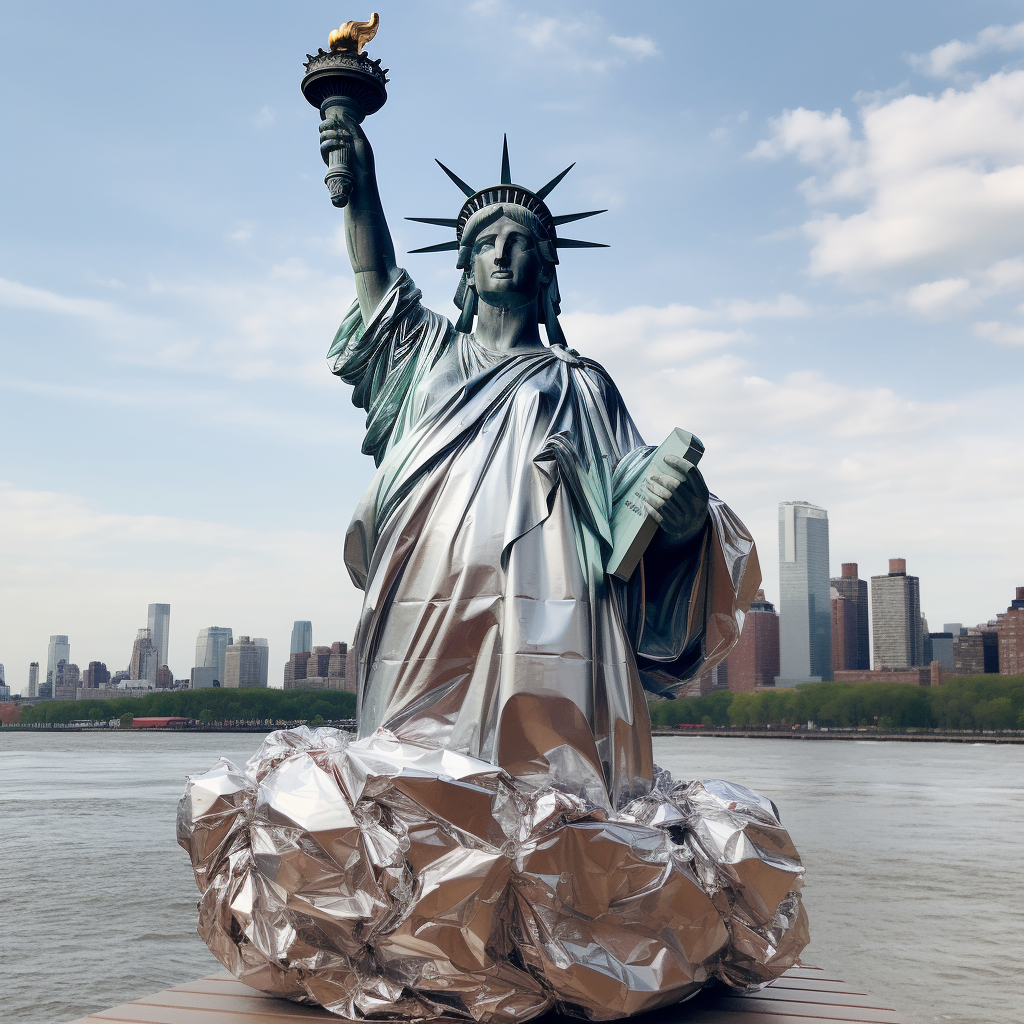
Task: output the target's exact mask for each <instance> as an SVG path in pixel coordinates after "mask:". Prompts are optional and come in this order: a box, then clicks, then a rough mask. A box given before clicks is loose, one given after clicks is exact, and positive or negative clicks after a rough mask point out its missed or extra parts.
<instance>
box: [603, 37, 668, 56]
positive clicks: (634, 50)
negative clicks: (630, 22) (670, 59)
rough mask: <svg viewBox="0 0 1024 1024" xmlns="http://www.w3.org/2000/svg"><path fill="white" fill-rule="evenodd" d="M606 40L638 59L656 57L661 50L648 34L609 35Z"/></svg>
mask: <svg viewBox="0 0 1024 1024" xmlns="http://www.w3.org/2000/svg"><path fill="white" fill-rule="evenodd" d="M608 41H609V42H610V43H612V44H613V45H615V46H617V47H618V48H619V49H620V50H625V51H626V53H628V54H630V56H633V57H636V58H637V59H638V60H644V59H645V58H647V57H656V56H658V54H659V53H660V52H661V51H660V50H659V49H658V47H657V46H656V45H655V42H654V40H653V39H650V38H649V37H648V36H609V37H608Z"/></svg>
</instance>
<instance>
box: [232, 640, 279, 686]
mask: <svg viewBox="0 0 1024 1024" xmlns="http://www.w3.org/2000/svg"><path fill="white" fill-rule="evenodd" d="M269 664H270V648H269V646H268V644H267V641H266V640H264V639H263V638H262V637H256V638H255V639H254V640H250V639H249V637H247V636H240V637H239V638H238V640H237V642H236V643H233V644H229V645H228V648H227V652H226V654H225V657H224V679H223V680H222V683H223V685H224V686H226V687H228V688H229V689H238V688H240V687H241V688H248V687H254V686H266V685H267V671H268V669H269Z"/></svg>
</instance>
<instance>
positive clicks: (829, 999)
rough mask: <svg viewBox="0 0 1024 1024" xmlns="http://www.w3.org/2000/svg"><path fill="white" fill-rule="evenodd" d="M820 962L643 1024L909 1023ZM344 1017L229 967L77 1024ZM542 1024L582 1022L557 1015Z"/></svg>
mask: <svg viewBox="0 0 1024 1024" xmlns="http://www.w3.org/2000/svg"><path fill="white" fill-rule="evenodd" d="M877 1002H878V1000H877V999H874V998H872V997H870V996H868V995H867V994H866V993H863V992H854V991H853V990H852V989H851V988H850V987H849V986H847V985H845V984H844V983H843V982H842V981H840V980H839V979H837V978H830V977H828V976H827V972H825V971H823V970H821V969H820V968H816V967H798V968H793V969H792V970H790V971H787V972H786V974H785V975H783V977H782V978H780V979H779V981H777V982H776V983H775V984H774V985H772V986H770V987H769V988H767V989H763V990H761V991H760V992H755V993H751V994H750V995H739V994H736V993H732V992H729V991H728V990H723V989H710V990H708V991H706V992H703V993H701V994H700V995H698V996H697V997H695V998H694V999H691V1000H689V1001H687V1002H686V1003H685V1005H680V1004H676V1005H675V1006H667V1007H663V1008H662V1009H660V1010H654V1011H652V1012H651V1013H646V1014H641V1015H640V1016H639V1017H637V1018H634V1019H633V1020H634V1021H635V1022H636V1024H902V1022H901V1021H900V1018H899V1017H898V1016H897V1015H896V1013H895V1011H893V1010H891V1009H888V1008H887V1007H882V1006H877V1005H876V1004H877ZM326 1020H331V1021H342V1020H344V1018H342V1017H338V1016H336V1015H334V1014H332V1013H329V1012H328V1011H327V1010H324V1009H322V1008H320V1007H313V1006H306V1005H303V1004H302V1003H293V1002H289V1001H287V1000H282V999H277V998H275V997H274V996H270V995H268V994H267V993H266V992H261V991H259V990H258V989H254V988H250V987H249V986H248V985H245V984H243V983H242V982H240V981H238V980H236V979H235V978H233V977H232V976H231V975H230V974H228V973H227V972H226V971H221V972H218V973H217V974H211V975H208V976H207V977H205V978H198V979H196V980H195V981H190V982H185V983H184V984H181V985H177V986H175V987H174V988H172V989H167V990H166V991H164V992H157V993H156V994H154V995H151V996H144V997H143V998H141V999H136V1000H134V1001H133V1002H131V1003H125V1004H123V1005H121V1006H115V1007H114V1008H113V1009H110V1010H102V1011H99V1012H97V1013H94V1014H91V1015H90V1016H88V1017H83V1018H81V1019H80V1020H79V1021H75V1022H73V1024H104V1022H106V1024H303V1022H305V1021H321V1022H322V1021H326ZM537 1024H577V1022H573V1021H570V1020H569V1019H568V1018H565V1017H561V1016H559V1015H558V1014H555V1013H549V1014H545V1015H544V1016H543V1017H542V1018H539V1019H538V1021H537Z"/></svg>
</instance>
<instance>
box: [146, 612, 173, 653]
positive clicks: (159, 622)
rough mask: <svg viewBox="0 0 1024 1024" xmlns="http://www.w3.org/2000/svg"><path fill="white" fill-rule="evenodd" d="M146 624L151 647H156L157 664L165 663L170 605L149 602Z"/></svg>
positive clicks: (169, 624)
mask: <svg viewBox="0 0 1024 1024" xmlns="http://www.w3.org/2000/svg"><path fill="white" fill-rule="evenodd" d="M147 625H148V626H149V631H150V634H151V635H152V637H153V647H154V648H155V649H156V653H157V658H158V659H159V664H160V665H166V664H167V641H168V639H169V637H170V635H171V606H170V605H169V604H151V605H150V606H149V621H148V622H147ZM158 667H159V666H158Z"/></svg>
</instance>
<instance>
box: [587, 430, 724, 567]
mask: <svg viewBox="0 0 1024 1024" xmlns="http://www.w3.org/2000/svg"><path fill="white" fill-rule="evenodd" d="M703 454H704V445H703V444H701V440H700V438H699V437H695V436H694V435H693V434H691V433H690V432H689V431H688V430H683V429H682V428H681V427H676V428H675V430H673V431H672V433H671V434H669V435H668V437H666V438H665V440H664V441H662V442H661V444H660V445H659V446H658V450H657V451H656V452H655V453H654V455H653V456H652V457H651V461H650V462H649V463H648V464H647V469H646V470H644V475H643V476H642V477H640V479H639V480H637V482H636V484H635V485H634V486H633V490H632V491H631V493H630V494H629V495H628V496H627V497H626V498H625V499H623V501H622V503H621V504H620V505H619V508H618V511H617V512H616V513H615V516H614V518H613V519H612V544H613V548H612V553H611V555H610V556H609V558H608V566H607V571H608V572H610V573H611V574H612V575H613V576H618V578H619V579H620V580H628V579H629V578H630V576H632V575H633V570H634V569H636V567H637V564H638V563H639V561H640V558H641V557H642V556H643V553H644V551H646V550H647V545H648V544H650V543H651V541H652V540H653V539H654V535H655V533H657V531H658V522H657V520H656V519H655V518H654V516H652V515H651V514H650V512H648V511H647V506H646V505H645V504H644V498H645V495H646V494H647V481H648V480H649V479H650V478H651V477H652V476H654V475H655V474H657V473H666V472H668V467H667V465H666V463H665V456H666V455H678V456H679V457H680V458H683V459H686V461H687V462H689V463H691V464H692V465H694V466H696V465H697V463H698V462H700V457H701V456H702V455H703Z"/></svg>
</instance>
